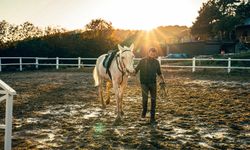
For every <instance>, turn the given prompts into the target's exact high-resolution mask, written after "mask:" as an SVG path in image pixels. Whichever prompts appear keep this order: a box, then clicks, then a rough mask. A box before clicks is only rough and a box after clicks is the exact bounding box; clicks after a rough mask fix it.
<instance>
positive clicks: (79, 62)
mask: <svg viewBox="0 0 250 150" xmlns="http://www.w3.org/2000/svg"><path fill="white" fill-rule="evenodd" d="M80 68H81V57H78V69H80Z"/></svg>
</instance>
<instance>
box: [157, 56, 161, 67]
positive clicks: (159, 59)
mask: <svg viewBox="0 0 250 150" xmlns="http://www.w3.org/2000/svg"><path fill="white" fill-rule="evenodd" d="M158 61H159V64H160V67H161V57H159V58H158Z"/></svg>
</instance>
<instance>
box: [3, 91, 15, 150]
mask: <svg viewBox="0 0 250 150" xmlns="http://www.w3.org/2000/svg"><path fill="white" fill-rule="evenodd" d="M7 95H8V96H7V99H6V112H5V116H6V117H5V140H4V149H5V150H11V136H12V118H13V116H12V112H13V95H10V94H7Z"/></svg>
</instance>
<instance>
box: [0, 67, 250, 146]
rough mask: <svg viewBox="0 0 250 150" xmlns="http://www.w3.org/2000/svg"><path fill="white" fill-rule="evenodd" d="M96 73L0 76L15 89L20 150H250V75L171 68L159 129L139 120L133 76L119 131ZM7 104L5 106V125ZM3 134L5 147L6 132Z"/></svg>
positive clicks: (159, 104) (159, 113)
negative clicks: (100, 96) (103, 102)
mask: <svg viewBox="0 0 250 150" xmlns="http://www.w3.org/2000/svg"><path fill="white" fill-rule="evenodd" d="M91 71H92V69H84V70H77V69H64V70H59V71H56V70H46V71H45V70H44V71H26V72H8V73H4V72H3V73H0V79H2V80H3V81H4V82H6V83H7V84H9V85H10V86H11V87H13V88H14V89H15V90H16V91H17V96H15V97H14V112H13V143H12V147H13V149H14V150H17V149H250V73H243V74H241V73H232V74H230V75H227V73H224V72H225V71H224V72H218V73H213V71H208V70H205V71H202V70H201V71H197V72H196V73H191V72H190V70H188V71H185V70H184V71H183V70H182V71H175V70H172V71H167V72H166V71H165V72H164V75H165V78H166V81H167V91H168V92H167V96H166V97H158V100H157V115H156V116H157V120H158V124H157V125H156V126H151V125H150V124H149V123H148V120H146V121H141V120H140V119H139V117H140V113H141V91H140V87H139V85H140V84H139V82H138V78H136V77H131V78H130V79H129V85H128V88H127V89H126V91H125V95H124V101H123V104H124V112H125V115H124V117H123V121H122V122H121V124H120V125H117V126H115V125H113V122H114V120H115V107H116V102H115V99H114V94H112V97H111V103H110V104H109V105H108V106H107V108H106V109H105V110H102V109H101V107H100V106H101V105H100V102H99V100H98V95H97V88H95V87H94V86H93V79H92V73H91ZM207 71H208V72H207ZM4 106H5V104H4V102H2V104H1V106H0V121H1V122H2V123H3V121H4V114H5V113H4V112H5V107H4ZM149 106H150V104H149ZM149 115H150V114H148V115H147V119H149ZM0 134H1V135H0V139H1V140H0V146H1V147H0V149H2V148H3V143H4V141H3V140H4V131H3V130H1V133H0Z"/></svg>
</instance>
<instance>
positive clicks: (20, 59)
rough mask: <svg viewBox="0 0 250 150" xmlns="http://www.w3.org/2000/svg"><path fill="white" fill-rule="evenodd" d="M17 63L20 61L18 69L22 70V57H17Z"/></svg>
mask: <svg viewBox="0 0 250 150" xmlns="http://www.w3.org/2000/svg"><path fill="white" fill-rule="evenodd" d="M19 63H20V71H23V66H22V57H20V58H19Z"/></svg>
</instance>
